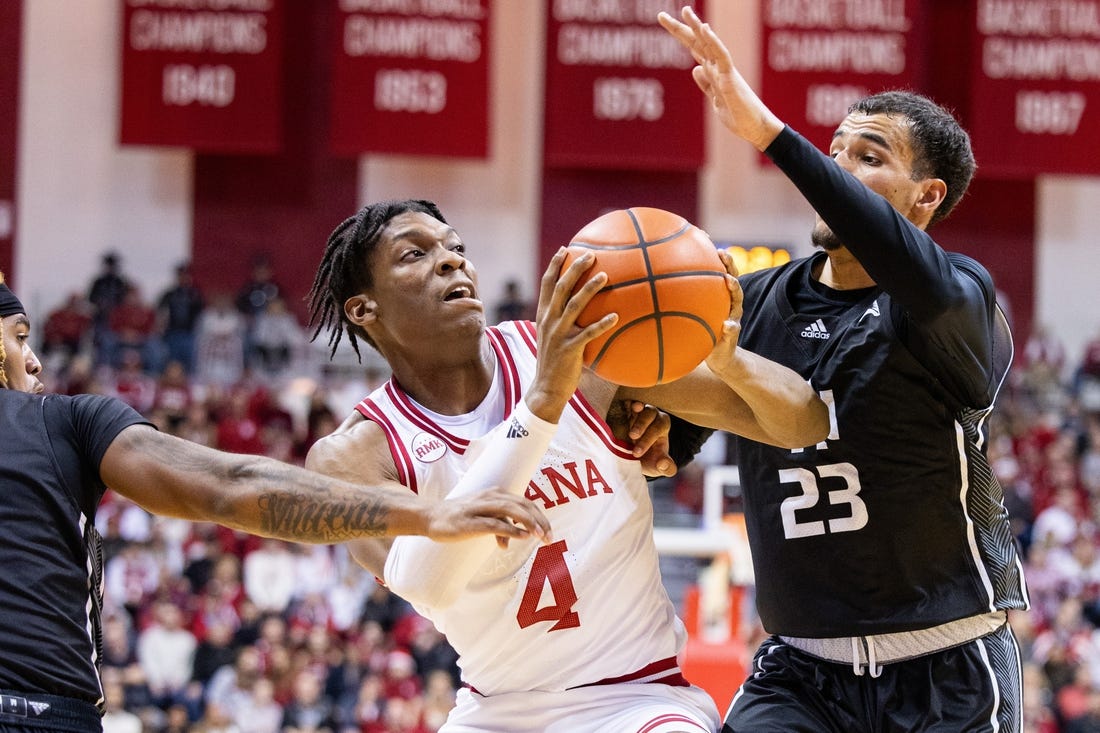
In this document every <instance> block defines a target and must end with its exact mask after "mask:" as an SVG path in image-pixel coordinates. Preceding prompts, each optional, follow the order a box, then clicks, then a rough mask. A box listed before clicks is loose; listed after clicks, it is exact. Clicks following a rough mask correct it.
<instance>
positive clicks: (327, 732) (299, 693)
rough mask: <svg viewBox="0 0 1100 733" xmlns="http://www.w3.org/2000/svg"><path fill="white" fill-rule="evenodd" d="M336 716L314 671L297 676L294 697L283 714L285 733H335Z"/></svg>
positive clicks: (300, 673) (307, 671)
mask: <svg viewBox="0 0 1100 733" xmlns="http://www.w3.org/2000/svg"><path fill="white" fill-rule="evenodd" d="M335 714H336V709H335V707H334V706H333V704H332V701H331V700H329V699H328V698H327V697H325V695H324V689H323V687H322V685H321V680H320V679H318V677H317V675H316V673H314V672H313V670H309V669H306V670H302V671H301V672H299V673H298V674H297V675H295V677H294V689H293V697H292V699H291V700H290V703H289V704H288V705H287V706H286V708H285V710H284V712H283V727H282V731H283V733H334V731H335V726H336V718H335Z"/></svg>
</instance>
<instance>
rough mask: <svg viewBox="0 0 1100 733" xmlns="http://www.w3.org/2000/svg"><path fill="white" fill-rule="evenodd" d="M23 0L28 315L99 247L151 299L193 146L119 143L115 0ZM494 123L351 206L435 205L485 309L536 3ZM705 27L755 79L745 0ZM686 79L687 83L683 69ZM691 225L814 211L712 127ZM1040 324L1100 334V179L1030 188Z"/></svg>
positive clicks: (166, 259)
mask: <svg viewBox="0 0 1100 733" xmlns="http://www.w3.org/2000/svg"><path fill="white" fill-rule="evenodd" d="M75 5H76V4H74V3H73V2H72V1H71V0H29V1H28V2H25V3H24V46H23V66H22V73H23V78H22V89H21V94H22V105H21V110H20V115H21V116H20V130H19V136H20V149H19V161H18V166H19V180H18V197H19V201H18V211H17V216H18V219H17V226H18V231H17V237H18V241H17V245H16V250H17V254H16V261H15V273H14V274H15V278H16V280H17V282H18V290H19V292H20V295H21V297H23V298H24V300H25V301H26V302H27V303H28V307H29V308H30V309H31V310H32V316H34V315H37V316H38V317H39V318H42V317H43V316H44V315H45V313H46V311H47V310H49V309H50V308H52V307H53V306H54V305H56V304H57V303H59V302H60V301H61V300H63V299H64V297H65V295H66V294H67V293H68V292H70V291H71V290H73V289H80V290H83V289H85V288H86V287H87V285H88V283H89V282H90V280H91V278H92V277H93V276H94V275H95V273H96V272H97V271H98V269H99V261H100V256H101V255H102V253H103V252H105V251H106V250H108V249H115V250H117V251H118V252H119V253H120V254H121V255H122V258H123V267H124V270H125V271H126V272H127V273H129V274H131V275H134V276H138V277H140V278H141V280H142V281H143V282H144V283H147V286H146V289H147V291H149V292H147V295H148V296H149V297H153V296H155V295H156V294H157V293H158V292H159V291H160V289H161V288H163V287H164V286H165V285H166V284H167V283H168V282H169V280H170V279H171V272H172V266H173V265H174V264H175V263H176V262H177V261H178V260H180V259H182V258H183V257H185V256H186V253H187V251H188V247H189V243H190V240H191V230H190V226H191V224H190V212H191V200H190V197H191V170H192V159H191V156H190V154H189V153H187V152H185V151H180V150H173V149H153V148H134V147H130V148H125V149H124V148H121V147H120V146H119V145H118V144H117V139H118V114H117V99H118V79H119V73H118V63H119V43H118V33H119V27H120V21H119V17H118V14H119V10H120V9H119V3H117V2H116V1H115V0H92V1H91V2H84V3H80V4H79V10H75ZM493 12H494V17H493V33H492V37H493V38H492V44H493V45H492V53H493V58H492V71H491V73H492V80H493V89H492V93H491V99H492V105H493V106H492V114H491V120H492V125H493V130H492V138H491V142H490V154H491V157H490V158H489V159H488V160H484V161H457V162H456V161H449V160H445V159H440V158H413V157H399V156H365V157H364V158H363V159H362V161H361V165H360V171H361V181H360V186H359V188H360V190H359V196H360V200H361V201H362V202H366V201H369V200H376V199H381V198H390V197H394V196H412V195H415V196H421V197H428V198H433V199H435V200H437V201H438V202H439V203H440V205H441V206H442V208H443V210H444V212H445V213H446V214H447V216H448V219H450V220H451V221H452V223H454V224H455V225H456V227H457V228H458V229H459V231H460V232H461V233H462V234H463V237H464V238H465V239H466V240H467V243H468V245H469V246H470V248H471V253H472V256H473V257H474V258H475V261H476V263H477V264H478V268H479V271H480V273H481V282H482V294H483V296H484V297H485V298H486V299H487V300H489V301H490V302H491V301H492V300H493V299H495V297H496V296H497V295H498V294H499V292H500V287H499V283H501V282H502V281H503V280H504V279H505V278H506V277H513V276H514V277H519V278H520V279H521V281H522V282H523V283H524V286H525V289H526V291H527V292H528V293H529V294H533V293H534V292H535V282H534V280H535V277H534V268H535V263H536V261H537V258H538V241H537V238H538V216H539V200H540V199H539V197H540V191H539V181H540V173H539V156H540V154H541V144H540V135H541V130H542V124H541V118H540V116H539V115H538V114H537V110H539V109H541V106H542V105H541V98H542V65H543V59H542V51H541V49H542V45H543V38H544V35H545V28H544V26H545V18H544V11H543V4H542V2H541V1H538V0H520V1H518V2H517V1H516V0H497V2H496V3H495V5H494V8H493ZM710 16H711V17H710V20H711V21H712V23H713V24H714V26H715V27H716V28H717V29H718V30H719V32H720V33H722V34H723V36H724V38H726V40H727V41H728V42H730V46H731V49H732V52H733V55H734V59H735V61H736V62H737V63H738V65H739V67H740V68H741V69H742V71H743V73H744V74H745V76H746V77H747V78H748V79H749V80H750V81H752V80H755V79H757V78H758V77H759V63H758V58H759V48H758V44H759V39H758V38H757V37H755V35H753V34H746V35H745V36H744V37H743V38H741V37H738V36H737V35H736V31H737V30H738V29H753V28H757V27H758V17H757V5H756V3H754V2H749V1H748V0H744V1H742V0H738V1H737V2H733V1H726V2H711V3H710ZM684 83H685V84H691V83H692V82H691V81H690V79H689V78H688V76H687V74H685V79H684ZM707 150H708V156H709V161H710V162H709V163H708V165H707V166H706V167H705V168H704V170H703V171H702V179H701V221H700V222H698V223H699V224H700V225H702V226H703V227H704V228H705V229H706V230H707V231H708V232H710V233H711V235H712V236H713V237H715V238H716V239H730V240H738V241H745V242H759V241H767V242H776V243H784V244H788V245H791V246H793V247H794V248H795V251H796V253H800V254H805V253H806V252H807V251H808V249H807V245H806V241H807V237H808V232H809V228H810V225H811V223H812V215H811V212H810V210H809V207H808V206H807V205H806V204H805V203H804V202H803V201H802V199H801V198H800V197H799V196H798V194H797V192H795V190H794V189H793V187H792V186H790V185H789V184H788V183H787V181H786V179H784V178H783V177H782V175H780V174H779V173H777V172H776V171H774V170H772V169H765V168H761V167H760V166H759V165H758V164H757V159H756V155H755V152H754V151H753V150H752V149H751V148H750V147H749V146H748V145H746V144H744V143H742V142H740V141H738V140H734V139H733V138H732V136H730V135H729V134H728V133H727V132H725V130H723V129H720V128H719V126H718V125H717V124H716V123H715V121H714V120H713V119H710V120H708V141H707ZM1038 190H1039V201H1038V202H1037V209H1038V219H1039V221H1038V222H1037V227H1038V252H1037V255H1038V257H1037V262H1038V266H1037V272H1036V318H1037V321H1039V322H1046V323H1050V324H1051V325H1052V327H1053V328H1054V329H1055V332H1056V333H1058V334H1059V335H1061V337H1062V338H1063V339H1064V340H1065V341H1066V343H1067V346H1068V347H1069V348H1070V353H1071V358H1074V359H1076V358H1077V357H1078V355H1079V353H1080V349H1081V346H1082V345H1083V343H1084V341H1085V340H1086V339H1088V338H1091V337H1092V336H1094V335H1097V334H1100V297H1098V296H1097V285H1096V280H1097V276H1096V274H1095V273H1096V270H1097V264H1098V263H1100V255H1098V253H1097V245H1096V243H1095V241H1094V238H1095V232H1096V229H1097V226H1096V222H1097V214H1096V212H1098V211H1100V178H1091V179H1090V178H1054V177H1048V178H1043V179H1041V180H1040V182H1039V186H1038Z"/></svg>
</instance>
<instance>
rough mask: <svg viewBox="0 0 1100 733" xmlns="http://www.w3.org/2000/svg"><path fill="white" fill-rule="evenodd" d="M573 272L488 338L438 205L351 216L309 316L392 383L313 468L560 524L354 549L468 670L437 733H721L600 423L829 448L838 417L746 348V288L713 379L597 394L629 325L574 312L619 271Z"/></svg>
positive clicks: (469, 271)
mask: <svg viewBox="0 0 1100 733" xmlns="http://www.w3.org/2000/svg"><path fill="white" fill-rule="evenodd" d="M563 259H564V257H563V252H562V251H559V252H558V254H556V255H555V256H554V258H553V259H552V260H551V262H550V264H549V267H548V268H547V270H546V273H545V274H544V276H543V278H542V285H541V290H540V294H539V308H538V325H537V327H536V325H535V324H533V323H530V322H526V321H513V322H508V323H504V324H501V325H500V326H497V327H493V328H487V327H486V322H485V313H484V308H483V306H482V303H481V301H480V300H479V298H478V288H477V278H476V273H475V271H474V267H473V265H472V264H471V263H470V262H469V260H467V259H466V257H465V247H464V245H463V243H462V240H461V239H460V238H459V236H458V234H457V232H455V230H454V229H453V228H451V227H450V226H449V225H448V224H447V223H446V220H445V219H444V218H443V215H442V214H441V213H440V212H439V210H438V208H437V207H436V206H435V205H434V204H433V203H431V202H428V201H415V200H414V201H400V202H385V203H381V204H374V205H371V206H367V207H365V208H364V209H362V210H361V211H360V212H359V213H358V214H357V215H356V216H354V217H351V218H349V219H348V220H346V221H345V222H343V223H342V224H341V225H340V226H339V227H337V229H336V230H335V231H334V232H333V234H332V236H331V237H330V238H329V241H328V244H327V247H326V250H325V254H324V257H323V259H322V262H321V265H320V268H319V270H318V273H317V278H316V280H315V282H314V285H313V291H312V293H311V300H312V315H313V318H314V322H315V323H317V331H318V332H319V331H320V330H321V329H322V328H330V329H331V330H332V335H331V338H330V344H331V345H332V347H333V348H334V349H335V347H336V345H337V343H338V341H339V339H340V336H341V335H342V333H346V334H347V335H348V337H349V339H350V340H351V341H352V344H353V346H355V347H356V349H358V346H357V340H358V339H362V340H365V341H366V342H367V343H369V344H370V345H372V346H374V347H375V348H376V349H378V351H379V352H381V354H382V355H383V356H384V357H385V358H386V360H387V361H388V363H389V365H390V366H391V368H392V370H393V377H392V378H391V379H390V380H389V381H388V382H387V383H386V384H385V385H383V386H382V387H381V388H379V389H377V390H376V391H375V392H373V393H372V394H371V395H369V396H368V397H367V398H366V399H364V400H363V401H362V402H360V403H359V405H357V406H356V409H355V411H354V412H353V413H352V415H351V417H349V418H348V419H347V420H345V421H344V423H343V424H342V425H341V426H340V428H339V429H337V430H336V431H335V432H334V433H333V434H332V435H330V436H328V437H326V438H323V439H322V440H320V441H319V442H318V443H317V444H316V445H315V446H314V447H313V449H312V450H311V451H310V454H309V457H308V459H307V465H308V466H309V467H310V468H313V469H315V470H319V471H321V472H324V473H329V474H332V475H334V476H339V477H343V478H347V479H352V480H355V481H359V482H362V483H371V484H382V485H385V484H386V482H389V483H390V484H391V485H393V486H394V488H395V490H398V491H409V490H412V491H415V492H417V493H418V494H419V495H421V496H425V497H429V498H431V499H433V500H436V501H446V500H449V499H455V498H459V497H462V496H469V495H472V494H477V493H478V492H480V491H484V490H485V489H486V488H488V487H492V486H504V487H506V488H509V489H510V490H512V491H514V492H515V493H517V494H525V495H526V496H527V498H528V499H530V500H531V501H533V502H535V503H536V505H537V506H539V507H540V508H542V510H543V511H544V512H545V513H546V515H547V517H548V518H549V520H550V522H551V526H552V536H551V537H550V538H548V539H546V540H545V541H542V542H540V541H539V540H538V539H535V538H533V537H532V538H528V539H524V540H516V539H512V540H511V541H510V542H509V543H507V545H506V547H504V548H503V549H502V548H500V547H498V543H495V542H494V541H493V540H492V539H487V541H485V542H476V541H466V542H461V543H457V544H455V543H451V544H446V545H444V544H436V543H432V542H405V541H404V540H403V539H402V540H399V541H397V542H394V543H392V544H383V543H360V544H357V545H356V546H355V547H354V548H353V553H354V554H355V557H356V558H357V560H358V561H359V562H360V563H361V564H363V565H364V566H365V567H366V568H368V569H369V570H370V571H371V572H373V573H374V574H375V575H376V576H378V577H379V578H381V579H383V580H384V581H385V582H386V583H387V585H389V586H390V588H391V589H392V590H393V591H394V592H396V593H398V594H399V595H401V596H403V597H404V598H406V599H408V600H409V601H410V602H412V603H413V605H414V606H415V608H416V609H417V610H418V611H419V612H420V613H422V614H423V615H425V616H426V617H428V618H430V619H431V620H432V621H433V622H434V623H435V624H436V626H437V627H438V628H439V629H440V630H441V631H442V632H443V633H444V634H446V636H447V638H448V640H449V642H450V643H451V645H452V646H453V647H454V648H455V649H456V651H457V652H458V654H459V657H460V658H459V666H460V668H461V670H462V676H463V680H464V682H465V683H466V684H467V685H468V687H467V688H465V689H463V690H462V691H460V693H459V696H458V702H457V705H456V707H455V708H454V710H452V711H451V714H450V716H449V718H448V720H447V723H446V724H445V725H444V727H443V728H442V729H441V730H442V731H444V733H474V731H478V732H484V731H497V732H499V733H525V732H530V733H536V732H537V733H585V732H590V733H607V732H608V731H614V732H615V733H634V732H637V733H642V732H643V731H644V732H645V733H672V732H673V731H676V732H685V731H686V732H690V733H700V732H706V731H710V732H713V731H715V730H716V729H717V727H718V724H719V720H718V714H717V709H716V707H715V705H714V702H713V701H712V700H711V699H710V697H709V696H708V695H707V694H706V693H705V692H704V691H703V690H702V689H700V688H698V687H695V686H692V685H690V684H689V683H688V682H687V681H686V680H685V679H684V678H683V676H682V675H681V674H680V670H679V667H678V664H677V655H678V653H679V652H680V651H681V649H682V646H683V643H684V640H685V631H684V627H683V624H682V623H681V622H680V620H679V619H678V618H677V617H676V613H675V609H674V608H673V605H672V603H671V601H670V599H669V597H668V595H667V593H666V592H665V589H664V586H663V585H662V582H661V576H660V572H659V568H658V557H657V551H656V548H655V546H654V543H653V537H652V507H651V505H650V500H649V492H648V488H647V485H646V481H645V477H644V475H643V473H642V470H641V467H640V465H639V461H638V459H637V457H636V456H635V455H634V452H633V451H632V448H631V446H630V444H628V443H626V442H624V441H623V440H620V439H619V438H617V437H616V436H615V435H614V434H613V431H612V429H611V428H610V427H609V425H608V423H607V422H606V421H605V416H606V415H607V414H608V411H609V409H610V408H611V407H612V405H613V403H615V402H616V401H619V400H622V399H626V398H630V399H635V400H639V401H642V402H646V403H650V404H653V405H657V406H659V407H661V408H662V409H665V410H668V411H670V412H673V413H675V414H678V415H680V416H682V417H685V418H688V419H690V420H692V421H693V422H700V423H703V424H705V425H708V426H710V427H714V428H718V429H722V430H728V431H732V432H735V433H738V434H742V435H746V436H751V437H752V438H753V439H754V440H760V441H763V442H768V443H772V444H775V445H781V446H785V447H789V448H795V447H802V446H806V445H812V444H814V443H815V442H816V441H818V440H821V439H823V438H824V436H825V435H826V434H827V432H828V427H829V426H828V417H827V410H826V408H825V405H824V404H823V403H821V401H820V400H818V398H817V397H816V396H815V395H814V393H813V391H812V390H810V389H809V387H808V385H807V384H806V382H805V381H804V380H802V379H801V378H799V377H798V376H797V375H796V374H795V373H794V372H793V371H790V370H788V369H786V368H785V367H781V366H779V365H777V364H775V363H774V362H770V361H767V360H764V359H762V358H760V357H758V356H756V355H755V354H752V353H749V352H745V351H743V350H740V349H737V348H736V336H737V332H738V326H737V323H736V320H734V319H736V318H737V317H738V316H739V310H740V291H739V290H738V289H737V286H736V280H735V279H734V278H733V277H732V276H730V277H729V278H728V280H729V283H730V288H731V293H732V294H733V302H734V307H733V312H732V313H731V320H730V321H727V323H726V326H725V330H724V333H723V335H722V337H721V339H720V342H719V344H718V346H717V347H716V349H715V352H714V354H712V356H711V357H710V359H709V360H708V361H711V362H713V363H714V364H715V365H717V366H716V368H719V369H720V372H712V371H711V369H710V368H709V367H708V366H707V365H705V364H704V365H700V367H699V368H698V369H697V370H696V371H695V372H693V373H692V374H690V375H688V376H687V377H684V378H683V379H681V380H678V381H677V382H674V383H670V384H666V385H660V386H657V387H653V388H649V389H633V388H632V389H625V388H620V387H619V386H617V385H614V384H609V383H607V382H605V381H603V380H602V379H601V378H599V377H598V376H597V375H595V374H594V373H593V372H591V371H590V370H587V369H585V368H584V366H583V361H582V352H583V349H584V346H585V344H586V343H587V342H588V341H590V340H592V339H593V338H596V337H598V336H599V335H600V334H602V333H604V332H605V331H606V330H607V329H609V328H611V327H612V326H613V325H614V323H615V320H616V319H615V316H613V315H612V316H608V317H605V318H604V319H602V320H600V321H598V322H596V323H594V324H592V325H589V326H588V327H585V328H581V327H580V326H578V325H577V324H576V317H577V314H579V313H580V312H581V310H582V309H583V307H584V306H585V304H586V303H587V302H588V301H589V300H590V299H591V297H592V296H593V295H594V294H595V292H596V291H597V290H598V289H599V288H600V287H601V286H602V285H603V284H604V283H605V280H606V277H605V276H604V275H602V274H599V275H597V276H595V277H594V278H592V280H591V281H590V282H589V283H588V284H587V285H585V286H584V287H583V288H581V289H580V290H579V291H578V292H577V293H576V294H575V295H571V293H572V290H573V287H574V285H575V284H576V283H577V282H578V280H579V278H580V276H581V275H582V274H583V273H584V272H585V271H586V270H588V269H589V268H590V267H591V265H592V258H591V256H586V257H582V258H579V259H578V260H577V261H576V262H575V263H572V264H571V265H570V266H569V267H568V268H566V269H564V270H562V262H563ZM727 262H728V258H727ZM727 266H728V265H727ZM315 335H316V334H315ZM536 357H537V358H536ZM624 437H625V436H624Z"/></svg>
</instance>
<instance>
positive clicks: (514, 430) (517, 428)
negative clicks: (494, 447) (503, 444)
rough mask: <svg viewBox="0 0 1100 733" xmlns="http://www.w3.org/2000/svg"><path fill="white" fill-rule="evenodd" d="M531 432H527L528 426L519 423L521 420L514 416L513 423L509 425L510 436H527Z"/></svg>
mask: <svg viewBox="0 0 1100 733" xmlns="http://www.w3.org/2000/svg"><path fill="white" fill-rule="evenodd" d="M528 435H530V433H528V432H527V428H525V427H523V426H522V425H520V424H519V420H517V419H515V418H514V417H513V418H512V423H511V424H510V425H509V426H508V437H509V438H526V437H527V436H528Z"/></svg>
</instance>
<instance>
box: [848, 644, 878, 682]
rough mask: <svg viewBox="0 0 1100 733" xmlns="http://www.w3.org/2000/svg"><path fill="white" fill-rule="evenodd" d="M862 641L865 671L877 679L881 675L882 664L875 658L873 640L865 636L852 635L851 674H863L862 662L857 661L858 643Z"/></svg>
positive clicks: (859, 675) (858, 675)
mask: <svg viewBox="0 0 1100 733" xmlns="http://www.w3.org/2000/svg"><path fill="white" fill-rule="evenodd" d="M860 642H862V644H863V651H864V653H865V654H866V655H867V671H868V672H870V673H871V677H873V678H875V679H878V678H879V677H881V676H882V665H881V664H879V663H878V662H877V661H876V659H875V640H874V639H873V638H869V637H866V636H853V637H852V674H854V675H855V676H856V677H862V676H863V671H864V669H863V664H862V663H861V662H860V661H859V644H860Z"/></svg>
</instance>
